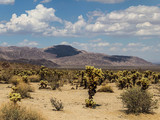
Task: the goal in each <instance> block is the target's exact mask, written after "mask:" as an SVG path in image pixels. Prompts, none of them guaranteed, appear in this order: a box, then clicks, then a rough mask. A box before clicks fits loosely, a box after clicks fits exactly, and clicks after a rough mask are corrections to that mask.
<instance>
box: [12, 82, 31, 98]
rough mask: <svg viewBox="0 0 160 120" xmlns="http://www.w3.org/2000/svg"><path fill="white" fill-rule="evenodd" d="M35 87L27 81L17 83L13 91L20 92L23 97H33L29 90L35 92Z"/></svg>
mask: <svg viewBox="0 0 160 120" xmlns="http://www.w3.org/2000/svg"><path fill="white" fill-rule="evenodd" d="M33 91H34V88H33V87H31V86H30V85H28V84H26V83H20V84H18V85H17V87H16V89H15V90H14V89H13V93H20V95H21V97H22V98H28V97H31V96H30V94H29V92H33Z"/></svg>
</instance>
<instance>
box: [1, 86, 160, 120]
mask: <svg viewBox="0 0 160 120" xmlns="http://www.w3.org/2000/svg"><path fill="white" fill-rule="evenodd" d="M31 85H32V86H33V87H34V88H35V92H32V93H31V97H33V99H23V100H22V101H21V103H19V104H20V105H23V106H27V107H30V108H31V109H34V110H36V111H38V112H40V113H41V114H42V115H43V116H44V117H45V118H46V119H47V120H160V108H159V109H156V110H155V111H154V113H153V114H140V115H133V114H129V115H128V114H126V112H125V110H126V109H125V108H124V107H123V104H122V101H121V99H119V97H120V94H121V93H122V92H123V90H118V89H117V87H116V85H115V84H114V83H111V84H110V85H111V86H112V87H113V90H114V93H99V92H97V93H96V94H95V96H94V101H95V102H96V103H97V104H99V106H97V107H96V109H90V108H86V107H85V104H84V103H85V99H86V98H88V93H87V90H84V89H83V88H79V89H77V90H71V88H72V87H73V86H71V85H64V86H63V87H61V90H50V89H38V88H39V86H38V83H31ZM8 86H11V85H9V84H0V95H1V97H0V105H1V104H3V103H7V102H9V99H8V95H9V93H10V92H11V88H8ZM150 89H151V91H152V93H154V95H155V97H156V98H157V99H159V101H160V97H159V95H160V93H159V91H158V90H157V89H156V87H155V86H151V87H150ZM51 97H55V98H57V99H58V100H61V101H62V102H63V105H64V109H63V111H55V109H54V107H52V105H51V103H50V98H51ZM159 103H160V102H159Z"/></svg>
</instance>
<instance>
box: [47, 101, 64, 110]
mask: <svg viewBox="0 0 160 120" xmlns="http://www.w3.org/2000/svg"><path fill="white" fill-rule="evenodd" d="M50 101H51V104H52V106H53V107H54V108H56V110H57V111H60V110H63V107H64V106H63V103H62V102H61V100H57V99H56V98H51V99H50Z"/></svg>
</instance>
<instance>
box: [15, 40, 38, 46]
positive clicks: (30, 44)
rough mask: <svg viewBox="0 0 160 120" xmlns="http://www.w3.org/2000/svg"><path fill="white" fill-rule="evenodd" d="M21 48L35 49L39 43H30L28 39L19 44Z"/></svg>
mask: <svg viewBox="0 0 160 120" xmlns="http://www.w3.org/2000/svg"><path fill="white" fill-rule="evenodd" d="M18 45H19V46H29V47H33V46H37V45H38V43H37V42H35V41H29V40H27V39H25V40H23V41H22V42H20V43H18Z"/></svg>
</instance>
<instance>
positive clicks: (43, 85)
mask: <svg viewBox="0 0 160 120" xmlns="http://www.w3.org/2000/svg"><path fill="white" fill-rule="evenodd" d="M40 85H41V86H40V88H47V85H48V81H44V80H41V81H40Z"/></svg>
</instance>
